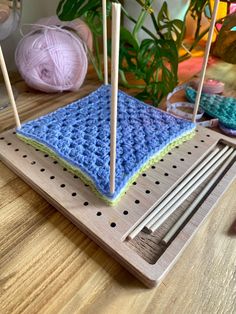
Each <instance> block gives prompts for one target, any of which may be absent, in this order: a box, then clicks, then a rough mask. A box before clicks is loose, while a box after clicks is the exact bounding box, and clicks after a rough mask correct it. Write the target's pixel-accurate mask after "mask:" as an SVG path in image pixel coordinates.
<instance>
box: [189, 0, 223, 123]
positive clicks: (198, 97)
mask: <svg viewBox="0 0 236 314" xmlns="http://www.w3.org/2000/svg"><path fill="white" fill-rule="evenodd" d="M219 2H220V0H215V3H214V9H213V13H212V18H211V25H210V30H209V33H208V38H207V44H206V49H205V54H204V58H203V64H202V70H201V74H200V81H199V85H198V90H197V96H196V100H195V105H194V111H193V119H192V121H193V122H194V123H195V122H196V115H197V112H198V107H199V102H200V98H201V94H202V88H203V82H204V78H205V74H206V68H207V62H208V58H209V53H210V48H211V41H212V37H213V33H214V27H215V22H216V16H217V10H218V6H219Z"/></svg>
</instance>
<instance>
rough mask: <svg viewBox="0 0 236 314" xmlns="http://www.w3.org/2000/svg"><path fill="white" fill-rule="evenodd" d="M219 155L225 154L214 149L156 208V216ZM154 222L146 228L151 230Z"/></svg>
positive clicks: (151, 221)
mask: <svg viewBox="0 0 236 314" xmlns="http://www.w3.org/2000/svg"><path fill="white" fill-rule="evenodd" d="M218 153H219V154H223V152H222V153H221V152H220V149H219V148H216V149H214V150H213V152H212V153H211V154H210V155H209V156H207V158H206V159H204V160H203V162H202V163H200V164H199V165H198V166H197V167H196V168H195V169H194V170H193V171H192V172H191V173H190V174H189V175H188V176H187V177H186V178H185V179H184V180H183V181H182V182H180V184H179V185H178V186H177V187H176V188H175V189H174V190H173V191H172V192H171V193H170V194H169V195H168V196H167V197H166V198H165V199H164V200H163V201H162V202H161V203H160V204H159V205H158V206H157V207H156V208H155V212H156V214H157V213H158V212H160V211H161V210H162V208H163V207H165V206H166V205H167V204H168V203H169V202H170V201H171V200H172V199H173V198H174V197H175V196H176V195H177V197H178V193H180V192H181V191H182V190H183V188H184V187H185V186H186V185H187V184H188V183H189V182H190V181H191V180H192V179H193V178H194V177H195V176H196V175H197V174H198V173H199V171H201V170H202V169H203V168H204V167H205V166H206V165H207V164H208V163H209V161H210V160H212V158H213V157H214V156H215V155H216V154H218ZM153 221H155V217H154V218H153V219H151V220H150V221H149V222H148V223H147V225H146V226H145V227H146V228H148V229H149V227H151V226H152V224H153Z"/></svg>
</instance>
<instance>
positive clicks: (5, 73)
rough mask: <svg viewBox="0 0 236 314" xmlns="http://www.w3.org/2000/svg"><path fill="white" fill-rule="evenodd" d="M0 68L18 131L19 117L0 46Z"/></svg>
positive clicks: (19, 125)
mask: <svg viewBox="0 0 236 314" xmlns="http://www.w3.org/2000/svg"><path fill="white" fill-rule="evenodd" d="M0 66H1V70H2V74H3V78H4V82H5V85H6V89H7V93H8V97H9V100H10V104H11V106H12V109H13V113H14V118H15V122H16V127H17V128H18V129H20V128H21V123H20V118H19V115H18V111H17V107H16V102H15V98H14V94H13V91H12V87H11V82H10V79H9V75H8V72H7V67H6V63H5V60H4V56H3V52H2V47H1V46H0Z"/></svg>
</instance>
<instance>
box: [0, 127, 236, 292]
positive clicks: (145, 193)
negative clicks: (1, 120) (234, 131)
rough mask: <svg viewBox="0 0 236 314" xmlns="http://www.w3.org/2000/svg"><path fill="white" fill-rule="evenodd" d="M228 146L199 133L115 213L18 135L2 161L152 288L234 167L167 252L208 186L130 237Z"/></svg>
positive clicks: (235, 170)
mask: <svg viewBox="0 0 236 314" xmlns="http://www.w3.org/2000/svg"><path fill="white" fill-rule="evenodd" d="M225 144H228V145H230V146H233V147H236V141H235V140H232V139H230V138H228V137H226V136H223V135H221V134H218V133H216V132H213V131H211V130H208V129H204V128H202V127H199V128H198V130H197V133H196V136H195V137H194V138H193V139H192V140H190V141H188V142H185V143H184V144H183V145H181V146H180V147H176V148H174V149H173V150H172V152H171V153H169V154H167V155H166V156H165V157H164V158H163V159H162V160H161V161H159V162H158V163H157V164H156V165H154V166H153V167H151V168H150V169H149V170H147V171H145V173H142V174H141V175H140V177H139V178H138V180H137V181H136V182H135V184H134V185H132V186H131V187H130V189H129V190H128V191H127V193H126V195H125V196H124V197H123V198H122V200H121V201H120V202H119V203H118V205H116V206H114V207H110V206H108V205H106V204H105V203H104V202H103V201H102V200H100V199H98V198H97V197H96V196H95V195H94V194H93V192H92V191H91V190H90V188H89V187H88V186H87V185H85V184H84V183H83V182H82V181H81V180H80V179H78V178H77V177H76V176H74V175H73V174H71V173H70V172H69V171H67V169H65V168H62V167H61V166H60V165H59V164H58V163H57V162H55V161H54V160H53V159H51V158H50V157H49V156H48V155H47V154H44V153H42V152H40V151H38V150H36V149H34V148H33V147H31V146H30V145H27V144H25V143H24V142H22V141H20V140H19V139H18V138H17V137H16V134H15V132H14V130H10V131H7V132H5V133H3V134H1V135H0V159H1V160H2V161H3V162H4V163H5V164H6V165H7V166H8V167H9V168H10V169H12V170H13V171H14V172H16V173H17V174H18V175H19V176H20V177H21V178H22V179H23V180H25V181H26V182H27V183H28V184H29V185H30V186H31V187H32V188H33V189H35V190H36V191H37V192H38V193H39V194H41V195H42V196H43V197H44V198H45V199H46V200H48V202H49V203H51V204H52V205H53V206H54V207H56V208H57V209H58V210H59V211H60V212H62V213H63V215H65V216H66V217H67V218H68V219H70V220H71V221H72V222H73V223H74V224H75V225H77V226H78V228H80V229H81V230H82V231H83V232H85V233H86V234H87V235H88V236H89V237H91V238H92V239H93V240H94V241H95V242H97V243H98V244H99V245H100V246H101V247H103V248H104V249H105V250H106V251H107V252H108V253H109V254H111V255H112V257H114V258H116V259H117V260H118V261H119V262H120V263H122V265H124V266H125V267H126V268H127V269H128V270H129V271H130V272H132V273H133V274H134V275H135V276H136V277H138V278H139V279H140V280H141V281H142V282H143V283H144V284H145V285H147V286H148V287H152V286H155V285H156V284H158V283H160V282H161V280H162V279H163V277H164V275H165V274H166V273H167V272H168V271H169V270H170V268H171V267H172V266H173V265H174V263H175V262H176V261H177V259H178V258H179V256H180V253H181V252H182V251H183V249H184V247H185V246H186V245H187V244H188V242H189V241H190V239H191V237H192V236H193V235H194V233H195V232H196V230H197V229H198V227H199V226H200V224H201V223H202V221H203V220H204V219H205V218H206V216H207V215H208V213H209V212H210V211H211V209H213V207H214V205H215V204H216V203H217V201H218V200H219V198H220V196H221V195H222V194H223V193H224V191H225V190H226V188H227V187H228V185H229V184H230V183H231V182H232V180H233V179H234V178H235V177H236V164H235V163H232V164H231V165H230V170H229V168H228V169H227V171H226V172H225V173H224V175H223V177H222V178H221V179H220V181H219V182H218V183H217V185H216V186H215V187H214V189H213V190H212V191H211V192H210V194H208V196H207V197H206V199H205V200H204V202H203V203H202V204H201V205H200V207H199V208H198V210H197V211H196V213H195V214H194V215H193V216H192V217H191V219H190V220H189V221H188V223H187V224H186V225H185V226H184V227H183V229H182V230H181V231H180V232H179V233H178V234H177V236H176V237H175V238H174V240H173V241H172V242H171V243H170V244H169V245H168V246H163V245H162V244H161V239H162V237H163V235H165V233H166V232H167V231H168V230H169V228H170V227H171V226H172V225H173V223H174V222H175V221H176V220H177V219H178V217H179V216H180V215H181V213H182V212H183V211H184V210H185V209H186V207H187V206H188V204H189V203H190V202H191V201H192V200H193V198H194V197H195V196H196V194H198V193H199V191H200V190H201V189H202V187H203V186H204V185H205V182H204V183H203V184H202V186H200V187H199V188H198V189H197V190H196V191H195V192H194V193H193V194H192V195H191V196H190V197H189V198H188V199H187V200H186V201H185V202H184V203H183V204H182V205H181V206H180V207H179V208H178V209H177V210H176V211H175V212H174V213H173V214H172V215H171V216H170V217H169V218H168V220H167V221H166V222H165V223H164V224H163V225H162V226H161V227H160V228H159V229H157V230H156V231H155V232H154V233H152V234H147V233H145V232H144V231H141V232H140V233H139V234H138V236H137V237H136V238H135V239H133V240H127V236H128V234H129V233H130V232H131V231H132V230H133V229H134V228H135V227H136V226H137V225H138V224H139V223H140V222H141V221H142V220H143V219H144V218H145V217H146V216H147V215H148V214H149V213H150V212H151V211H152V210H153V209H154V208H155V207H156V205H157V204H158V203H159V202H160V201H161V200H162V199H163V198H164V197H165V196H166V195H167V194H168V192H170V191H171V190H172V189H173V187H175V186H177V185H178V183H179V182H180V181H181V180H182V179H183V178H184V177H185V176H187V175H188V173H189V172H190V171H191V170H192V169H193V168H194V167H195V166H196V165H197V164H198V163H199V162H201V160H203V159H204V158H205V157H206V156H207V155H208V154H209V153H210V152H211V151H212V150H213V149H214V148H215V147H216V146H221V147H223V146H224V145H225Z"/></svg>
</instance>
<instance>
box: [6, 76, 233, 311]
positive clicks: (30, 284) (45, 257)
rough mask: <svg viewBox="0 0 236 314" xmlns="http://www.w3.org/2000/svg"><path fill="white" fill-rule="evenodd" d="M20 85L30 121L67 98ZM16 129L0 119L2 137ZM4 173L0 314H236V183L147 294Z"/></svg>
mask: <svg viewBox="0 0 236 314" xmlns="http://www.w3.org/2000/svg"><path fill="white" fill-rule="evenodd" d="M17 85H18V86H21V88H22V90H23V93H22V94H21V95H20V97H19V98H20V99H21V104H22V107H23V108H22V111H23V114H24V118H25V119H26V118H30V117H31V116H37V115H39V114H41V113H42V112H43V111H44V112H46V111H48V110H50V111H52V110H53V109H55V107H56V106H60V105H61V104H62V102H63V99H64V101H65V99H66V96H65V95H64V94H63V95H61V97H62V99H61V98H60V97H59V96H58V97H55V95H54V100H55V101H53V95H44V94H40V93H37V92H33V91H30V92H29V93H27V92H26V91H28V89H27V88H26V87H25V85H24V83H22V82H21V81H18V82H17ZM91 86H92V87H93V86H94V88H95V83H92V84H91ZM91 86H90V88H91ZM86 88H87V89H89V87H88V85H86V86H85V89H83V90H82V92H81V93H83V92H85V93H86ZM28 94H29V95H28ZM28 96H29V98H28ZM68 96H69V98H70V97H71V100H73V99H72V98H73V97H75V98H76V97H77V96H78V94H77V95H76V94H68ZM31 97H32V98H33V99H34V101H33V102H32V101H30V98H31ZM63 97H65V98H63ZM44 101H46V102H48V103H47V105H45V104H44ZM69 101H70V100H68V102H69ZM49 104H51V107H50V108H48V107H47V106H48V105H49ZM27 108H28V109H29V112H27ZM40 111H41V112H40ZM6 116H8V118H7V121H5V117H6ZM23 120H24V119H23ZM11 122H13V119H11V118H10V115H8V114H6V112H4V114H2V112H1V113H0V128H1V130H5V129H7V128H8V126H12V123H11ZM0 174H1V175H0V204H3V205H1V206H0V209H1V210H0V215H1V219H0V239H1V241H0V249H1V251H0V252H1V253H0V254H1V257H0V312H1V313H4V314H5V313H23V312H24V313H168V312H170V313H234V312H235V311H236V306H235V305H236V297H235V296H236V274H235V268H236V264H235V260H236V251H235V240H236V238H235V235H234V234H232V233H230V232H229V230H230V228H231V226H232V224H233V222H234V221H235V219H236V196H235V190H236V182H234V183H233V184H232V185H231V186H230V188H229V190H228V191H227V193H225V195H224V197H223V198H222V199H221V201H220V203H219V204H218V205H217V207H216V208H215V210H214V211H213V213H212V214H211V215H210V216H209V217H208V219H207V220H206V221H205V223H204V225H203V226H202V227H201V229H200V230H199V231H198V233H197V235H196V236H195V237H194V239H193V240H192V242H191V243H190V244H189V246H188V248H187V249H186V250H185V251H184V253H183V255H182V257H181V259H180V260H179V262H178V263H177V264H176V265H175V266H174V268H173V269H172V270H171V272H170V273H169V275H168V276H167V277H166V278H165V279H164V281H163V282H162V284H161V285H160V286H159V288H158V289H152V290H147V289H146V288H144V286H143V285H142V284H141V283H139V281H138V280H137V279H135V278H134V277H133V276H132V275H130V274H129V273H128V272H127V271H126V270H125V269H124V268H123V267H121V266H120V265H119V264H118V263H117V262H115V261H114V260H113V259H112V258H111V257H109V256H108V255H107V254H106V253H105V252H104V251H103V250H102V249H100V248H99V247H98V246H97V245H96V244H94V243H93V242H92V241H90V240H89V239H88V238H87V237H86V236H85V235H84V234H83V233H81V232H80V231H79V230H78V229H77V228H76V227H75V226H74V225H73V224H71V223H70V222H69V221H68V220H67V219H66V218H65V217H64V216H62V215H61V214H60V213H59V212H57V211H56V210H54V209H53V207H51V206H50V205H49V204H48V203H47V202H46V201H45V200H43V198H41V197H40V196H39V195H38V194H37V193H35V192H34V191H33V190H32V189H31V188H30V187H28V186H27V185H26V184H25V183H24V182H23V181H22V180H20V179H19V178H17V177H16V175H15V174H14V173H12V172H11V171H10V170H8V169H7V168H6V167H5V166H4V165H3V164H2V163H0Z"/></svg>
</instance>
